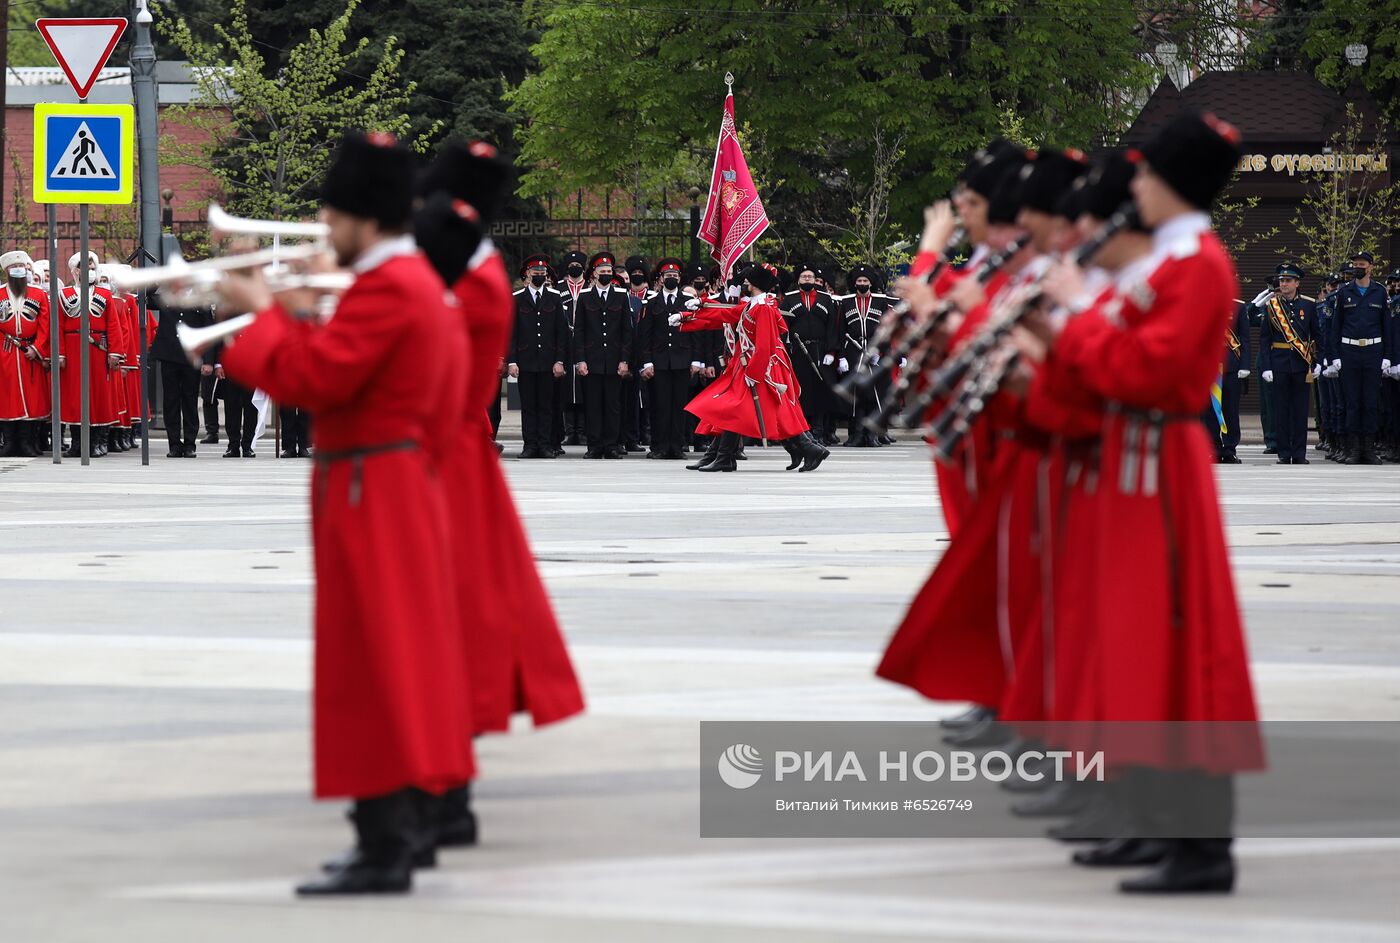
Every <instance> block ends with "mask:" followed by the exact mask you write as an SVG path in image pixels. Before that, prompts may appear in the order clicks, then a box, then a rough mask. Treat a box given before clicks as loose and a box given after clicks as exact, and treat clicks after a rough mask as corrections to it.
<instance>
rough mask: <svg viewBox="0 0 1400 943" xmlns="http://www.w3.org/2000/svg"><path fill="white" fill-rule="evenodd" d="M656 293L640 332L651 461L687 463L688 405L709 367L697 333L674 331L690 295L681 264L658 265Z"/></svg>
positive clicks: (664, 262) (665, 261) (665, 262)
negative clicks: (684, 286) (673, 321)
mask: <svg viewBox="0 0 1400 943" xmlns="http://www.w3.org/2000/svg"><path fill="white" fill-rule="evenodd" d="M653 281H654V282H655V283H656V286H657V288H656V291H654V292H652V293H651V294H650V295H649V296H648V297H647V300H646V303H645V306H644V307H643V309H642V317H641V320H640V321H639V322H638V327H637V344H636V346H637V360H638V361H639V362H640V363H641V364H642V369H641V378H642V380H643V381H644V382H645V385H646V388H647V389H648V390H649V398H650V400H651V407H650V412H651V420H652V421H651V450H650V451H648V452H647V458H655V459H664V460H668V461H674V460H676V459H681V460H684V458H685V445H686V440H687V438H688V435H689V430H688V428H687V426H686V422H685V417H686V416H687V415H688V414H687V413H686V411H685V404H686V403H688V402H690V383H691V380H692V378H693V377H695V376H696V374H698V373H700V372H701V371H702V370H703V369H704V368H705V363H704V360H703V359H702V355H700V354H698V353H697V350H696V343H695V342H696V340H697V339H698V338H699V337H700V335H699V334H697V333H691V332H684V331H682V330H681V329H680V327H679V326H672V325H671V323H670V318H671V315H673V314H678V313H683V312H684V311H685V310H686V308H685V303H686V301H688V300H689V298H690V296H688V295H686V294H684V293H683V292H682V291H681V260H680V259H676V258H669V257H668V258H664V259H662V260H661V261H660V262H658V263H656V271H655V273H654V277H653Z"/></svg>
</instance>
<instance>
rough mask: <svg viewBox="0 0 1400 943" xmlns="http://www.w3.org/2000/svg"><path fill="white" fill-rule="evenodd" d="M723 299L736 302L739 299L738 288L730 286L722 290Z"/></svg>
mask: <svg viewBox="0 0 1400 943" xmlns="http://www.w3.org/2000/svg"><path fill="white" fill-rule="evenodd" d="M724 297H726V298H728V299H729V300H730V301H737V300H738V298H739V286H738V285H730V286H729V287H728V288H726V289H725V290H724Z"/></svg>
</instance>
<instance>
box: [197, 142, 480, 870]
mask: <svg viewBox="0 0 1400 943" xmlns="http://www.w3.org/2000/svg"><path fill="white" fill-rule="evenodd" d="M412 175H413V157H412V155H411V153H410V152H409V151H408V149H407V148H405V147H403V146H402V145H400V144H399V143H398V142H397V141H395V140H394V138H393V136H392V135H388V134H384V133H376V134H370V135H360V134H352V135H348V136H347V137H346V138H345V139H344V140H343V141H342V142H341V145H340V147H339V150H338V151H337V154H336V156H335V158H334V160H333V162H332V164H331V167H330V169H329V170H328V172H327V175H326V179H325V182H324V184H323V186H322V191H321V201H322V209H321V215H322V218H323V219H324V221H325V222H326V224H327V225H328V226H329V229H330V233H329V241H330V245H331V247H332V248H333V249H334V251H335V254H336V257H337V261H338V263H339V264H340V265H341V266H343V267H348V268H350V269H352V270H353V271H354V272H355V273H356V276H357V277H356V279H355V282H354V285H353V286H352V287H351V288H350V289H349V290H348V291H346V293H345V295H344V296H343V297H342V298H341V299H340V303H339V305H338V306H337V308H336V310H335V316H334V317H333V318H332V319H331V320H330V321H329V322H327V323H326V324H325V325H324V326H319V325H316V324H314V323H313V320H314V319H313V318H312V317H310V315H311V313H312V312H313V311H314V308H315V297H314V296H313V295H311V294H310V293H309V292H305V291H293V292H285V293H283V294H282V295H281V296H280V297H278V298H277V299H274V298H273V297H272V296H271V294H270V293H269V291H268V289H267V287H266V285H265V284H263V283H262V281H261V280H260V279H259V278H256V277H249V276H230V277H229V278H227V279H225V281H224V283H223V284H222V286H221V288H220V291H221V294H222V296H223V301H224V305H223V306H222V307H223V308H224V309H226V310H227V311H230V312H238V311H255V312H258V314H257V317H256V319H255V320H254V322H253V324H252V326H251V327H249V328H248V329H247V330H246V331H244V332H243V333H242V334H241V335H240V336H239V337H238V338H237V339H236V340H235V341H234V342H233V343H231V344H230V345H229V346H228V348H227V349H226V350H225V351H224V354H223V360H222V363H223V367H224V369H225V370H226V371H227V373H228V374H229V376H231V377H233V378H234V379H236V380H237V381H239V382H240V383H243V384H244V385H246V386H248V387H250V388H252V387H260V388H262V389H264V390H266V391H267V392H268V393H269V394H270V395H271V396H272V397H273V398H275V399H276V400H277V401H279V402H284V403H293V404H296V405H297V406H300V407H303V408H305V409H307V410H309V411H310V412H311V413H312V414H313V416H314V417H315V424H314V426H313V430H314V432H313V434H314V436H315V445H316V451H315V456H314V457H315V471H314V477H313V479H312V502H311V503H312V507H311V512H312V513H311V531H312V542H313V545H314V547H315V559H316V571H315V572H316V605H315V637H316V648H315V651H316V655H315V684H314V694H313V707H314V754H315V755H314V760H315V762H314V777H315V795H316V797H317V798H320V799H331V798H339V797H348V798H350V799H352V800H353V801H354V808H353V811H352V812H351V816H350V817H351V820H352V821H353V822H354V827H355V834H356V843H355V848H354V849H353V850H352V851H351V852H350V853H349V854H347V855H345V856H343V857H342V858H340V859H337V860H335V861H332V862H328V864H327V865H326V873H325V874H323V875H322V876H321V877H318V878H317V879H315V880H312V881H309V882H307V883H305V884H302V885H301V886H300V887H298V888H297V893H298V894H301V895H328V894H365V893H386V892H389V893H392V892H404V891H407V890H409V889H410V888H411V886H412V866H413V862H414V859H415V857H416V856H418V855H419V854H421V853H426V852H428V851H430V849H428V848H426V847H425V846H424V837H423V836H424V829H423V825H424V823H422V822H421V821H420V817H421V812H422V810H423V809H424V807H425V805H426V803H425V802H424V799H423V794H424V793H431V794H441V793H443V792H445V791H447V790H449V789H452V788H456V787H459V786H461V785H463V784H464V783H466V782H468V781H470V780H471V779H472V778H473V776H474V774H475V764H474V758H473V753H472V741H471V734H472V725H471V718H470V715H469V713H468V712H467V711H466V710H465V709H464V701H465V699H464V698H463V696H462V695H463V692H464V691H465V690H466V685H467V681H466V678H465V659H464V656H463V652H462V644H463V643H462V641H461V635H460V633H459V632H458V630H457V599H456V596H455V593H454V592H453V577H452V571H451V565H452V562H451V554H450V543H449V534H448V530H447V521H448V514H447V505H446V502H445V497H444V495H443V493H442V490H441V488H440V485H439V477H438V470H437V468H436V467H435V463H434V460H433V453H432V451H431V449H430V448H429V446H430V445H431V444H432V443H431V437H432V436H433V435H434V433H435V429H436V428H437V427H438V425H439V424H440V423H441V422H442V417H443V416H446V415H456V414H457V413H459V412H460V410H461V396H462V389H463V385H462V383H461V382H460V377H461V371H462V370H463V368H464V367H463V362H464V360H465V356H466V351H465V349H464V340H463V338H462V334H461V331H460V328H459V327H457V326H456V325H454V323H453V322H452V321H451V320H450V318H451V317H452V315H451V313H450V312H449V310H448V308H447V306H446V302H445V300H444V299H445V294H446V290H445V287H444V285H443V283H442V280H441V279H440V278H439V277H438V275H437V274H436V273H435V272H434V270H433V268H432V267H431V266H430V265H429V263H428V261H427V259H426V258H424V257H423V255H422V254H421V253H420V252H419V251H418V249H417V248H416V247H415V244H414V241H413V238H412V236H410V235H408V228H409V224H410V218H411V213H412V200H413V176H412ZM301 314H305V315H307V316H306V317H299V316H298V315H301ZM449 394H451V396H450V397H449ZM449 399H450V400H451V401H450V402H449ZM420 860H421V859H420Z"/></svg>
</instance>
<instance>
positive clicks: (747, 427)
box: [670, 265, 831, 472]
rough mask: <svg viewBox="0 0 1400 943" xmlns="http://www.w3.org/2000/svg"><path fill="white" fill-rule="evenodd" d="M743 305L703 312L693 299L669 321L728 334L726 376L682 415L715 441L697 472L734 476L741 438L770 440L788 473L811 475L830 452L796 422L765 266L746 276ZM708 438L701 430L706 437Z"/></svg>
mask: <svg viewBox="0 0 1400 943" xmlns="http://www.w3.org/2000/svg"><path fill="white" fill-rule="evenodd" d="M742 278H743V285H744V290H745V292H746V293H747V294H748V300H746V301H741V302H739V303H738V304H735V305H703V304H702V302H701V300H700V299H699V298H692V299H691V300H690V301H688V302H686V307H687V308H688V309H689V312H688V313H685V314H681V313H676V314H672V315H671V316H670V321H671V323H672V324H673V325H679V326H680V328H681V330H682V331H713V330H719V329H721V328H724V327H730V328H732V329H733V331H734V338H735V341H734V356H732V357H730V358H729V363H728V364H727V365H726V366H725V368H724V373H723V374H721V375H720V376H719V378H718V379H716V380H715V382H714V383H711V384H710V385H709V386H707V387H706V388H705V389H704V390H702V391H701V393H700V395H699V396H697V397H695V398H694V399H693V400H691V401H690V405H688V406H686V411H688V412H690V413H691V414H692V415H694V416H695V417H696V418H698V419H699V420H700V429H701V432H702V434H707V435H708V434H713V433H714V432H719V433H723V434H722V435H717V436H716V437H715V439H714V441H713V443H712V444H711V446H710V449H709V450H708V451H707V452H706V453H705V459H704V461H702V462H701V463H700V464H699V466H697V471H702V472H732V471H734V470H735V469H736V468H738V462H737V461H736V459H735V456H736V455H737V453H738V450H739V444H740V442H741V441H742V440H741V438H740V437H741V436H748V437H749V438H753V439H759V438H764V439H776V440H778V441H779V442H781V443H782V445H783V448H784V449H786V450H787V453H788V455H789V456H791V458H792V464H791V465H789V466H788V468H789V469H793V468H796V467H797V466H798V465H801V466H802V471H813V470H815V469H816V467H817V466H818V465H820V464H821V463H822V462H823V461H824V460H825V459H826V457H827V456H828V455H830V454H831V453H830V452H828V451H827V449H826V447H825V446H823V445H822V444H821V443H819V442H817V440H816V439H813V438H812V434H811V432H810V431H808V430H809V428H810V427H809V426H808V425H807V420H806V418H804V417H803V415H802V405H801V402H800V399H799V397H800V396H801V393H802V391H801V389H800V388H799V387H798V385H797V377H796V375H795V374H794V373H793V370H792V361H790V360H789V359H788V354H787V348H786V347H785V346H784V345H783V342H782V338H781V336H780V333H781V332H783V331H786V330H787V324H786V323H785V322H784V321H783V316H782V314H781V313H779V311H778V301H777V298H776V296H774V295H773V294H771V292H772V291H773V288H774V286H775V285H777V283H778V271H777V269H775V268H773V266H771V265H753V266H750V267H749V268H748V269H747V270H745V272H744V274H743V276H742ZM707 429H708V430H710V431H706V430H707Z"/></svg>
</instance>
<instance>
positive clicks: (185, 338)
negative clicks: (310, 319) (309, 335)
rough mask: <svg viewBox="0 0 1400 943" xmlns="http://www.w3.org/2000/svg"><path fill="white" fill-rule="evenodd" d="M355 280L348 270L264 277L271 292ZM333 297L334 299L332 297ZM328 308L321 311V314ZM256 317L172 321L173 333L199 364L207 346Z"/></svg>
mask: <svg viewBox="0 0 1400 943" xmlns="http://www.w3.org/2000/svg"><path fill="white" fill-rule="evenodd" d="M354 283H355V276H354V275H353V274H351V273H350V272H324V273H316V274H310V275H297V274H293V273H290V272H276V273H274V274H272V275H270V276H269V277H268V279H267V287H268V288H269V289H270V290H271V291H273V292H281V291H294V290H297V289H310V290H312V291H319V292H340V291H344V290H346V289H347V288H349V287H350V286H351V285H353V284H354ZM332 300H333V299H332ZM325 313H328V312H322V313H321V314H322V315H324V314H325ZM256 319H257V315H256V314H240V315H238V316H237V317H233V318H229V319H228V320H227V321H220V322H219V323H218V324H211V325H209V326H208V327H190V326H189V325H188V324H177V325H175V337H176V339H177V340H179V342H180V347H181V348H183V349H184V351H185V356H186V357H188V358H190V363H192V364H194V365H195V366H199V361H200V358H202V357H203V356H204V352H205V351H207V350H208V349H209V348H210V347H212V346H214V345H215V344H217V343H219V342H220V341H223V340H227V339H228V338H230V337H233V336H235V335H237V334H238V333H239V332H241V331H243V330H244V329H246V328H247V327H248V325H250V324H252V323H253V321H254V320H256Z"/></svg>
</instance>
